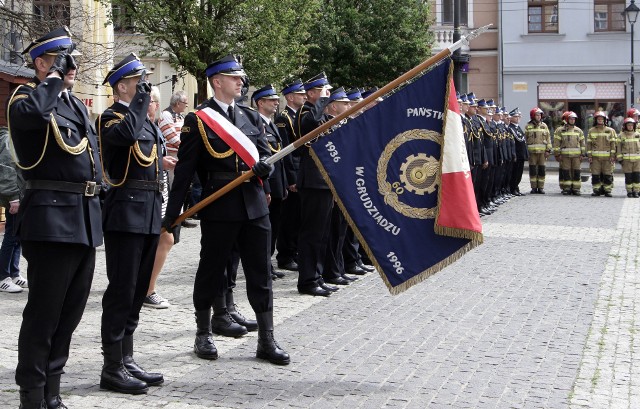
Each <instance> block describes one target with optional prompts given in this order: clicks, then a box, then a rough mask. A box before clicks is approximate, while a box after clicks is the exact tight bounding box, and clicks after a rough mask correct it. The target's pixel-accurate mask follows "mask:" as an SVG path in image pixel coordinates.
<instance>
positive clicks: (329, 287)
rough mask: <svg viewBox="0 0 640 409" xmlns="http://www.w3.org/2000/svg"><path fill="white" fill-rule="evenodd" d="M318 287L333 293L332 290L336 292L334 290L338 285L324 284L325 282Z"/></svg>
mask: <svg viewBox="0 0 640 409" xmlns="http://www.w3.org/2000/svg"><path fill="white" fill-rule="evenodd" d="M320 288H322V289H323V290H327V291H330V292H332V293H334V292H336V291H338V290H339V288H338V287H334V286H332V285H329V284H325V283H322V284H320Z"/></svg>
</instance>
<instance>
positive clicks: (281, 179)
mask: <svg viewBox="0 0 640 409" xmlns="http://www.w3.org/2000/svg"><path fill="white" fill-rule="evenodd" d="M263 124H264V131H265V134H266V137H267V141H268V142H269V146H270V149H271V152H272V153H276V152H278V151H279V150H280V149H282V147H284V146H286V145H288V143H287V140H286V136H285V137H284V138H283V137H281V133H280V132H279V128H278V127H277V126H276V125H275V124H274V122H273V121H271V122H270V123H268V124H267V123H266V122H264V120H263ZM273 165H274V170H273V173H271V175H270V176H269V188H270V190H271V198H272V199H284V198H285V197H287V187H288V186H289V185H290V183H289V177H288V175H289V174H290V173H291V172H292V170H293V165H292V164H291V156H290V155H286V156H285V157H284V158H282V160H279V161H278V162H276V163H274V164H273Z"/></svg>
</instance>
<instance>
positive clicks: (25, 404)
mask: <svg viewBox="0 0 640 409" xmlns="http://www.w3.org/2000/svg"><path fill="white" fill-rule="evenodd" d="M19 409H47V403H46V402H45V399H44V393H43V390H42V388H35V389H20V407H19Z"/></svg>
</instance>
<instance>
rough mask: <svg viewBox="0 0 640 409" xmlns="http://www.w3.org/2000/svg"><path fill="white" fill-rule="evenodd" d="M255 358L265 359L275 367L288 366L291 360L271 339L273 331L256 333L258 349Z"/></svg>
mask: <svg viewBox="0 0 640 409" xmlns="http://www.w3.org/2000/svg"><path fill="white" fill-rule="evenodd" d="M256 358H258V359H265V360H267V361H269V362H271V363H272V364H276V365H289V362H291V358H290V357H289V354H287V353H286V352H285V351H284V350H283V349H282V348H280V345H278V343H277V342H276V340H275V339H273V331H262V330H260V332H259V333H258V349H257V350H256Z"/></svg>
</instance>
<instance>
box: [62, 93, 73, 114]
mask: <svg viewBox="0 0 640 409" xmlns="http://www.w3.org/2000/svg"><path fill="white" fill-rule="evenodd" d="M60 97H61V98H62V100H63V101H64V103H65V104H67V106H68V107H69V108H71V110H72V111H74V109H73V103H72V102H71V99H70V98H69V93H68V92H63V93H61V94H60Z"/></svg>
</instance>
